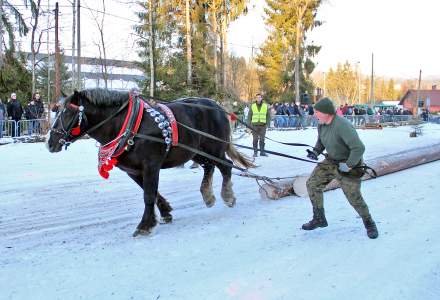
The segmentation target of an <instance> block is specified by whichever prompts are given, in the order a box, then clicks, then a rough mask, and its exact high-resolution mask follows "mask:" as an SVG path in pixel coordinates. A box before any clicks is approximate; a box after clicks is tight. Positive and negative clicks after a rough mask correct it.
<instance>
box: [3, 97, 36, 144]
mask: <svg viewBox="0 0 440 300" xmlns="http://www.w3.org/2000/svg"><path fill="white" fill-rule="evenodd" d="M42 118H44V105H43V102H42V101H41V97H40V93H39V92H36V93H34V94H33V95H32V98H31V99H29V101H28V102H27V103H26V104H25V105H22V104H21V102H20V101H19V99H17V94H16V93H11V96H10V98H9V99H8V101H7V102H6V103H3V101H2V100H1V99H0V138H2V137H3V136H4V134H5V130H6V128H5V123H6V121H7V120H12V121H14V122H10V128H8V133H9V134H10V135H11V136H12V137H16V136H20V134H21V133H22V130H23V129H24V130H25V132H27V134H28V135H32V134H36V133H39V132H40V131H41V119H42ZM23 124H24V127H25V128H22V126H23Z"/></svg>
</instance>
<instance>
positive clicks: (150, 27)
mask: <svg viewBox="0 0 440 300" xmlns="http://www.w3.org/2000/svg"><path fill="white" fill-rule="evenodd" d="M153 1H154V0H150V1H149V3H148V4H149V9H148V10H149V12H148V22H149V23H150V24H149V25H148V31H149V35H150V41H149V44H148V46H149V52H150V97H154V88H155V86H156V84H155V83H156V78H155V76H156V75H155V74H154V70H155V68H154V28H153ZM187 9H188V7H187ZM187 43H188V42H187Z"/></svg>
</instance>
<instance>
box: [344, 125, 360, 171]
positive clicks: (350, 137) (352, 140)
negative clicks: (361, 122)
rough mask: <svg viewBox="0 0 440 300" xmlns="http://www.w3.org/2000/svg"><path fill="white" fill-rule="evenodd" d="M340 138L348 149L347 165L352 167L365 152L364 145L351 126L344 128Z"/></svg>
mask: <svg viewBox="0 0 440 300" xmlns="http://www.w3.org/2000/svg"><path fill="white" fill-rule="evenodd" d="M341 138H342V140H343V141H344V143H345V144H346V145H347V147H348V148H349V149H350V155H349V156H348V159H347V165H348V166H349V167H354V166H356V165H357V164H358V163H359V162H360V161H361V159H362V155H363V154H364V152H365V146H364V144H363V143H362V141H361V139H360V138H359V135H358V134H357V132H356V129H354V128H353V127H349V129H347V130H345V132H344V134H343V135H342V136H341Z"/></svg>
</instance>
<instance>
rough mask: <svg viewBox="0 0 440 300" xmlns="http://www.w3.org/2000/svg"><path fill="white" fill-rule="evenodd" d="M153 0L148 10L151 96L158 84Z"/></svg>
mask: <svg viewBox="0 0 440 300" xmlns="http://www.w3.org/2000/svg"><path fill="white" fill-rule="evenodd" d="M153 1H154V0H150V1H149V9H148V10H149V12H148V22H149V25H148V30H149V34H150V43H149V45H148V46H149V52H150V97H154V87H155V86H156V78H155V74H154V29H153Z"/></svg>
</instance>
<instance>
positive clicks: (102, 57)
mask: <svg viewBox="0 0 440 300" xmlns="http://www.w3.org/2000/svg"><path fill="white" fill-rule="evenodd" d="M104 1H105V0H102V12H101V18H99V15H98V13H97V14H96V15H95V14H94V13H93V11H92V10H91V9H90V8H89V7H88V6H86V8H87V9H88V10H89V12H90V14H91V15H92V17H93V19H94V20H95V23H96V27H97V28H98V31H99V37H100V40H99V42H95V44H96V46H97V47H98V51H99V62H100V66H101V74H102V79H103V80H104V87H105V88H106V89H107V87H108V66H107V51H106V46H105V39H104V20H105V15H106V11H105V2H104Z"/></svg>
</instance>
